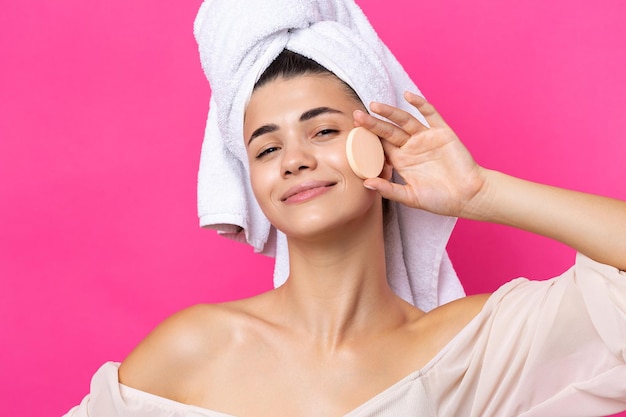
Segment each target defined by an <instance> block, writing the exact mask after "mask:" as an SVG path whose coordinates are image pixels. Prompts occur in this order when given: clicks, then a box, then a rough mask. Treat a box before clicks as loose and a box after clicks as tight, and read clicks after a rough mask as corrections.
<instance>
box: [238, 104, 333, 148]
mask: <svg viewBox="0 0 626 417" xmlns="http://www.w3.org/2000/svg"><path fill="white" fill-rule="evenodd" d="M328 113H331V114H343V112H342V111H341V110H337V109H333V108H331V107H316V108H314V109H311V110H307V111H305V112H304V113H302V114H301V115H300V118H299V121H300V122H306V121H307V120H311V119H313V118H314V117H317V116H320V115H322V114H328ZM278 129H279V127H278V125H276V124H273V123H271V124H267V125H263V126H261V127H259V128H258V129H256V130H255V131H254V132H252V134H251V135H250V139H249V140H248V146H250V142H252V141H253V140H254V139H255V138H257V137H259V136H261V135H264V134H266V133H272V132H276V131H277V130H278Z"/></svg>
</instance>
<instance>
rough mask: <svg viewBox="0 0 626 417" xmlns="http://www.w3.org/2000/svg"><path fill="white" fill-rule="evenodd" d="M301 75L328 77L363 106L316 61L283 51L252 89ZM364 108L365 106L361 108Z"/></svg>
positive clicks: (387, 206)
mask: <svg viewBox="0 0 626 417" xmlns="http://www.w3.org/2000/svg"><path fill="white" fill-rule="evenodd" d="M301 75H329V76H332V77H334V78H336V79H337V80H339V81H340V82H341V83H342V84H343V85H344V87H345V89H346V92H347V93H348V94H349V95H350V96H351V97H352V98H354V99H355V100H356V101H357V102H359V103H361V104H363V102H362V101H361V98H360V97H359V95H358V94H357V93H356V91H354V89H353V88H352V87H350V86H349V85H348V84H347V83H346V82H345V81H343V80H342V79H341V78H339V77H337V76H336V75H335V74H334V73H333V72H332V71H329V70H328V69H326V67H324V66H322V65H320V64H318V63H317V62H316V61H314V60H312V59H310V58H307V57H305V56H303V55H300V54H297V53H295V52H291V51H289V50H287V49H284V50H283V51H282V52H281V53H280V54H278V56H277V57H276V59H275V60H274V61H273V62H272V63H271V64H270V65H269V67H267V69H266V70H265V71H264V72H263V74H261V77H260V78H259V80H258V81H257V82H256V84H254V89H255V90H256V89H257V88H259V87H262V86H264V85H265V84H267V83H269V82H271V81H274V80H276V79H278V78H284V79H291V78H295V77H299V76H301ZM363 107H365V105H364V106H363ZM382 203H383V225H385V226H386V225H387V224H388V223H389V220H390V217H391V216H390V214H391V213H390V212H389V210H390V209H391V207H390V201H389V200H387V199H386V198H383V201H382Z"/></svg>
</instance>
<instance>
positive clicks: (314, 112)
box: [300, 107, 343, 122]
mask: <svg viewBox="0 0 626 417" xmlns="http://www.w3.org/2000/svg"><path fill="white" fill-rule="evenodd" d="M324 113H339V114H343V112H342V111H341V110H337V109H333V108H330V107H316V108H314V109H311V110H307V111H305V112H304V113H302V115H301V116H300V121H301V122H305V121H307V120H311V119H312V118H314V117H317V116H319V115H321V114H324Z"/></svg>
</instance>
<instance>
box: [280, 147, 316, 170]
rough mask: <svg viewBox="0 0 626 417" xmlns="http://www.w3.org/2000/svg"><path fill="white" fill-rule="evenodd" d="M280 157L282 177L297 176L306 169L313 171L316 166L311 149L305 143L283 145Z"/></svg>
mask: <svg viewBox="0 0 626 417" xmlns="http://www.w3.org/2000/svg"><path fill="white" fill-rule="evenodd" d="M282 157H283V158H282V167H281V169H282V173H283V175H284V176H287V175H298V174H299V173H300V172H302V171H304V170H306V169H315V167H316V166H317V161H316V159H315V156H314V155H313V152H312V149H310V146H309V145H308V144H306V143H291V144H289V145H285V147H284V148H283V155H282Z"/></svg>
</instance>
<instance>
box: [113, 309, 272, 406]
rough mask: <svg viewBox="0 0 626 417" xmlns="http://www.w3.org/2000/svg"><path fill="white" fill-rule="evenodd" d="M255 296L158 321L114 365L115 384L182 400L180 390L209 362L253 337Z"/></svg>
mask: <svg viewBox="0 0 626 417" xmlns="http://www.w3.org/2000/svg"><path fill="white" fill-rule="evenodd" d="M256 298H257V297H252V298H250V299H245V300H239V301H234V302H227V303H221V304H198V305H194V306H191V307H188V308H185V309H183V310H181V311H179V312H177V313H174V314H173V315H171V316H170V317H168V318H167V319H165V320H164V321H163V322H161V323H160V324H159V325H158V326H157V327H156V328H155V329H154V330H152V331H151V332H150V333H149V334H148V336H146V337H145V338H144V339H143V340H142V341H141V342H140V343H139V344H138V345H137V347H136V348H135V349H134V350H133V351H132V352H131V353H130V354H129V355H128V356H127V358H126V359H125V360H124V361H123V362H122V364H121V365H120V368H119V373H118V377H119V381H120V383H122V384H124V385H127V386H130V387H132V388H136V389H139V390H141V391H145V392H149V393H151V394H155V395H159V396H162V397H165V398H170V399H173V400H177V401H181V402H185V395H186V394H184V393H186V392H189V390H190V389H191V388H190V385H192V384H193V381H196V380H197V378H201V375H202V374H204V375H205V376H206V372H210V368H211V362H216V361H215V358H219V357H223V354H224V353H225V352H227V351H228V349H230V348H232V347H233V345H234V344H241V343H245V340H243V339H246V338H251V337H254V332H248V331H246V330H247V329H249V328H252V327H254V326H255V324H258V322H259V321H261V318H260V317H258V316H256V315H255V314H254V313H253V311H254V308H253V307H254V305H255V304H258V303H259V300H257V299H256Z"/></svg>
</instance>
